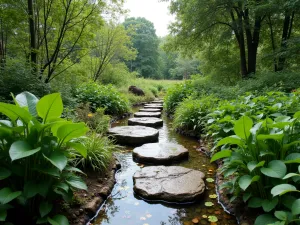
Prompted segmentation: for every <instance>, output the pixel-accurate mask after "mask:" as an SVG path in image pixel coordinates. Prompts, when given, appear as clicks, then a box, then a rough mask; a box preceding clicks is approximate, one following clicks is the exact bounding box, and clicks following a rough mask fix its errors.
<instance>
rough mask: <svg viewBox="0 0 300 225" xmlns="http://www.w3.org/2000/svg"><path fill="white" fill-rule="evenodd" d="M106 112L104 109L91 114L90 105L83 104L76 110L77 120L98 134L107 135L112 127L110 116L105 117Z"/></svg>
mask: <svg viewBox="0 0 300 225" xmlns="http://www.w3.org/2000/svg"><path fill="white" fill-rule="evenodd" d="M104 111H105V109H104V108H98V109H97V110H96V112H95V113H91V112H90V106H89V104H81V105H79V106H78V108H77V109H76V118H75V120H76V121H82V122H85V124H86V125H88V126H89V128H90V129H92V130H94V131H95V132H96V133H98V134H105V133H106V132H107V131H108V128H109V126H110V116H108V115H105V114H104Z"/></svg>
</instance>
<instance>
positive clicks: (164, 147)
mask: <svg viewBox="0 0 300 225" xmlns="http://www.w3.org/2000/svg"><path fill="white" fill-rule="evenodd" d="M132 155H133V158H134V160H135V161H137V162H141V163H152V164H160V165H161V164H168V163H173V162H178V161H180V160H184V159H187V158H188V157H189V151H188V150H187V149H186V148H184V147H183V146H182V145H179V144H175V143H153V144H144V145H142V146H141V147H138V148H135V149H133V153H132Z"/></svg>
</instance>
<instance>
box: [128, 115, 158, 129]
mask: <svg viewBox="0 0 300 225" xmlns="http://www.w3.org/2000/svg"><path fill="white" fill-rule="evenodd" d="M128 125H131V126H135V125H141V126H146V127H159V126H162V125H163V120H162V119H159V118H155V117H139V118H130V119H129V120H128Z"/></svg>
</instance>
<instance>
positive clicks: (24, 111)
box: [0, 92, 88, 225]
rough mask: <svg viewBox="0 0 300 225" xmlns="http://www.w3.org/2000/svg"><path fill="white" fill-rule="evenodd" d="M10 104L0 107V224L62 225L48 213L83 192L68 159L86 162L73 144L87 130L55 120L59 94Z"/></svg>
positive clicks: (18, 99) (64, 221)
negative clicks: (77, 157) (0, 116)
mask: <svg viewBox="0 0 300 225" xmlns="http://www.w3.org/2000/svg"><path fill="white" fill-rule="evenodd" d="M14 101H15V104H7V103H0V112H1V114H3V115H4V116H5V117H6V119H4V120H1V121H0V140H1V142H0V148H1V151H0V158H1V167H0V175H1V176H0V179H1V184H0V203H1V205H0V221H10V222H16V223H18V222H20V221H14V220H18V219H19V220H21V221H22V222H23V223H28V224H32V223H39V224H42V223H50V224H62V225H65V224H68V220H67V219H66V217H64V216H63V215H55V214H53V213H52V210H53V209H54V208H55V207H54V202H55V201H57V200H59V199H64V200H65V201H71V200H72V196H73V191H74V190H76V189H86V188H87V186H86V184H85V183H84V182H83V180H82V179H81V177H80V176H78V175H77V174H76V173H82V172H81V171H80V170H79V169H77V168H75V167H72V166H71V165H70V164H69V163H68V159H70V158H71V157H72V154H71V153H72V151H71V149H73V150H74V151H76V152H77V153H78V154H80V155H82V156H83V157H86V155H87V151H86V148H85V147H84V145H82V144H81V143H79V142H78V141H77V139H78V138H80V137H81V136H83V135H85V134H86V132H87V131H88V127H87V126H86V125H85V124H84V123H73V122H71V121H67V120H65V119H62V118H61V115H62V112H63V104H62V99H61V96H60V94H59V93H53V94H50V95H46V96H44V97H43V98H41V99H38V98H37V97H35V96H34V95H33V94H31V93H29V92H24V93H21V94H19V95H17V96H16V97H15V98H14ZM16 213H18V217H16V216H15V214H16Z"/></svg>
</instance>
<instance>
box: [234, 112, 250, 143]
mask: <svg viewBox="0 0 300 225" xmlns="http://www.w3.org/2000/svg"><path fill="white" fill-rule="evenodd" d="M252 126H253V121H252V120H251V118H250V117H248V116H242V117H241V118H240V119H239V120H238V121H236V123H235V125H234V133H235V134H236V135H237V136H239V137H240V138H242V139H244V140H247V139H248V137H249V136H250V134H251V132H250V129H251V128H252Z"/></svg>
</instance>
